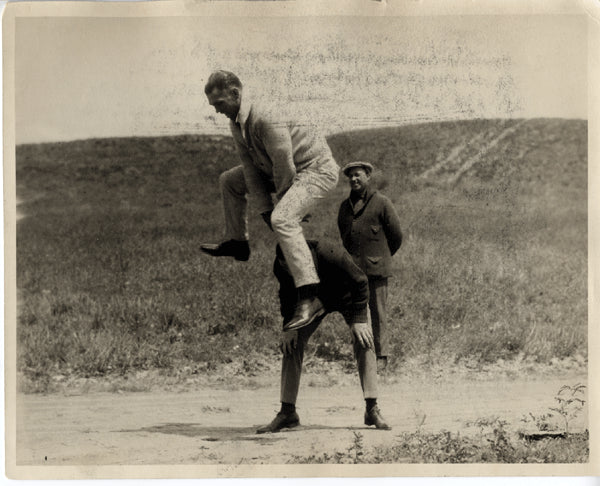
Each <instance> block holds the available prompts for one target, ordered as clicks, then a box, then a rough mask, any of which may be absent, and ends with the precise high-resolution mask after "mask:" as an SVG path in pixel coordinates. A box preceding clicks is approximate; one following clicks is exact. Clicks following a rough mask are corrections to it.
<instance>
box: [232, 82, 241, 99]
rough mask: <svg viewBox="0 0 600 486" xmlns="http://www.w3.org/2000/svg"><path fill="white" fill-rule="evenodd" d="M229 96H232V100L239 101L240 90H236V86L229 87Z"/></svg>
mask: <svg viewBox="0 0 600 486" xmlns="http://www.w3.org/2000/svg"><path fill="white" fill-rule="evenodd" d="M231 94H232V95H233V96H234V98H235V99H236V100H237V101H239V100H240V99H241V93H240V88H238V87H237V86H232V87H231Z"/></svg>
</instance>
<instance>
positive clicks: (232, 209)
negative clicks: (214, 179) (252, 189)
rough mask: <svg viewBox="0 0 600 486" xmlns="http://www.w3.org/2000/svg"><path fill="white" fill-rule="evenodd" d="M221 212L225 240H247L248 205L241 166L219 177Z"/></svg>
mask: <svg viewBox="0 0 600 486" xmlns="http://www.w3.org/2000/svg"><path fill="white" fill-rule="evenodd" d="M219 186H220V188H221V197H222V198H223V211H224V216H225V239H226V240H237V241H247V240H248V209H247V208H248V203H247V199H246V194H247V192H248V189H247V188H246V180H245V179H244V171H243V170H242V166H241V165H238V166H237V167H234V168H233V169H229V170H227V171H225V172H223V173H222V174H221V175H220V177H219Z"/></svg>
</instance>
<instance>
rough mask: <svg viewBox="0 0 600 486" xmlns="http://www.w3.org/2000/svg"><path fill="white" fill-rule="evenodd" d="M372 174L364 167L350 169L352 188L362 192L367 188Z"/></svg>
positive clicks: (353, 190)
mask: <svg viewBox="0 0 600 486" xmlns="http://www.w3.org/2000/svg"><path fill="white" fill-rule="evenodd" d="M370 180H371V175H370V174H369V173H367V171H366V170H365V169H363V168H362V167H353V168H352V169H350V170H349V171H348V181H349V182H350V190H351V191H352V192H355V193H357V194H362V193H363V192H365V191H366V190H367V187H368V186H369V181H370Z"/></svg>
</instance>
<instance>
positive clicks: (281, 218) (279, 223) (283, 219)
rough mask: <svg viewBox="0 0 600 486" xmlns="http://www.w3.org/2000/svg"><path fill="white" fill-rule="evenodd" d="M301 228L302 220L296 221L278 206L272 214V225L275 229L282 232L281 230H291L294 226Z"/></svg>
mask: <svg viewBox="0 0 600 486" xmlns="http://www.w3.org/2000/svg"><path fill="white" fill-rule="evenodd" d="M296 226H297V227H298V228H300V221H295V220H294V219H293V218H290V217H289V216H288V215H286V214H285V213H284V212H283V211H278V210H277V208H275V210H274V211H273V213H272V214H271V227H272V228H273V231H276V232H281V231H289V230H290V229H293V228H294V227H296Z"/></svg>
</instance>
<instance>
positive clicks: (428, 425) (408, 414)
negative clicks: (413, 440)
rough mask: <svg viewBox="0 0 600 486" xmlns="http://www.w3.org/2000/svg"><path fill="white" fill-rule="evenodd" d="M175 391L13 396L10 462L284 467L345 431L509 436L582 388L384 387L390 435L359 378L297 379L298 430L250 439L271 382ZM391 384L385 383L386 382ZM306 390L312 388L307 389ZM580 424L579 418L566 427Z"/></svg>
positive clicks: (264, 414) (456, 381) (375, 439)
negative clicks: (484, 426)
mask: <svg viewBox="0 0 600 486" xmlns="http://www.w3.org/2000/svg"><path fill="white" fill-rule="evenodd" d="M273 378H274V381H273V382H272V383H274V385H272V386H268V387H262V388H255V389H247V388H239V389H226V388H224V387H223V386H221V387H220V388H215V387H204V386H203V387H201V388H196V389H192V390H190V391H183V392H179V393H176V392H156V391H151V392H137V393H131V392H129V393H89V394H84V395H75V396H68V395H66V394H55V395H47V396H43V395H24V394H19V395H18V396H17V449H16V459H17V465H44V464H47V465H139V464H172V465H178V464H181V465H183V464H190V465H199V464H240V463H241V464H248V463H257V464H282V463H288V462H297V458H298V456H299V457H308V456H310V455H312V454H315V455H317V456H319V455H321V454H323V453H324V452H327V453H330V454H331V453H334V452H335V451H346V450H347V449H348V448H349V447H350V446H351V445H352V442H353V438H354V435H353V432H360V433H361V434H362V435H363V444H364V446H365V447H372V446H375V445H393V444H394V443H396V442H397V440H398V434H399V433H401V432H403V431H414V430H415V429H416V428H417V427H418V425H419V424H421V423H422V429H424V430H426V431H435V432H437V431H441V430H449V431H453V432H455V431H460V432H461V434H469V433H478V432H479V430H478V429H477V428H476V427H473V426H471V427H468V426H467V422H469V421H472V420H476V419H478V418H489V417H499V418H502V419H504V420H506V421H508V422H509V424H510V425H509V428H510V429H511V430H515V429H517V428H519V427H522V426H523V423H522V422H520V419H521V418H522V417H523V415H525V414H527V413H529V412H532V413H535V414H541V413H546V412H548V407H551V406H555V401H554V396H555V394H556V392H557V391H558V389H559V388H560V387H561V386H562V385H574V384H575V383H578V382H580V383H584V384H587V382H586V376H585V375H584V374H582V373H580V372H577V373H575V372H573V373H570V374H564V375H562V376H561V377H560V378H556V377H554V378H548V377H547V376H545V377H542V376H538V377H527V378H520V379H510V378H506V377H502V378H498V379H494V380H484V381H483V380H481V379H478V378H477V377H469V376H451V377H450V378H444V379H439V378H431V379H424V380H416V381H413V382H410V381H408V380H405V381H395V382H393V383H389V382H388V383H387V384H385V383H382V386H381V394H380V395H381V396H380V399H379V403H380V406H381V409H382V411H383V413H384V416H385V417H386V418H387V420H388V422H389V423H390V424H391V425H392V427H393V430H392V431H377V430H374V429H370V428H366V427H364V426H363V425H362V414H363V401H362V399H361V395H360V392H359V385H358V382H357V380H355V381H354V382H352V380H347V381H346V382H344V383H342V384H339V385H335V386H330V387H323V386H314V384H315V383H314V381H311V377H310V374H309V373H307V376H305V377H303V386H302V388H301V392H300V398H299V401H298V412H299V414H300V418H301V423H302V426H301V427H299V428H297V429H294V430H291V431H287V432H283V433H278V434H266V435H256V434H255V428H256V426H258V425H261V424H263V423H266V422H268V421H270V420H271V419H272V418H273V416H274V413H275V409H276V408H277V406H278V403H277V402H278V386H277V381H276V377H273ZM388 381H391V380H388ZM311 385H312V386H311ZM570 426H571V429H572V430H573V431H576V430H582V429H583V428H585V427H587V416H585V415H584V414H582V415H581V416H579V417H578V418H577V419H576V420H575V421H574V422H573V423H571V424H570Z"/></svg>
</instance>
